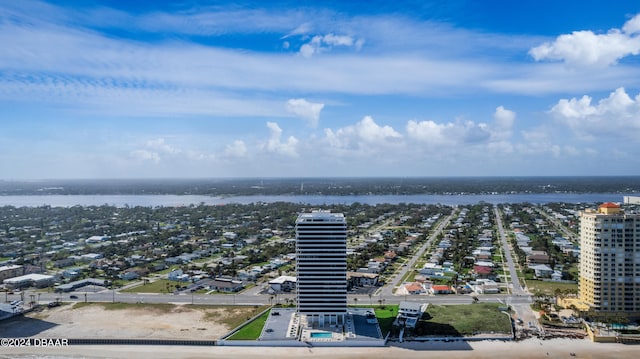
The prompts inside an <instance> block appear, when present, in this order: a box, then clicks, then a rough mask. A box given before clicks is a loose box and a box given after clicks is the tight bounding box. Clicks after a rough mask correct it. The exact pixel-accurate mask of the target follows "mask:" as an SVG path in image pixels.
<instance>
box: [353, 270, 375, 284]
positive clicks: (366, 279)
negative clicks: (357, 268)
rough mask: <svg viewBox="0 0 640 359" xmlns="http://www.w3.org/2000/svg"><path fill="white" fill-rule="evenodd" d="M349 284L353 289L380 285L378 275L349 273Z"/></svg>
mask: <svg viewBox="0 0 640 359" xmlns="http://www.w3.org/2000/svg"><path fill="white" fill-rule="evenodd" d="M347 283H348V285H350V286H352V287H373V286H375V285H377V284H378V274H376V273H363V272H347Z"/></svg>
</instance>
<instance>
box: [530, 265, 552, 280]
mask: <svg viewBox="0 0 640 359" xmlns="http://www.w3.org/2000/svg"><path fill="white" fill-rule="evenodd" d="M529 268H531V269H533V270H534V271H535V272H536V277H538V278H551V274H553V269H552V268H551V267H549V266H548V265H546V264H536V265H530V266H529Z"/></svg>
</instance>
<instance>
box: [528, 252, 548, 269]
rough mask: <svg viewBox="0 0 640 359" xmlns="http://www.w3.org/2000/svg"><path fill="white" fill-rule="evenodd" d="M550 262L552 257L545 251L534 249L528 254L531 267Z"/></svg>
mask: <svg viewBox="0 0 640 359" xmlns="http://www.w3.org/2000/svg"><path fill="white" fill-rule="evenodd" d="M549 263H550V258H549V255H548V254H547V252H545V251H532V252H531V254H530V255H528V256H527V264H528V265H529V267H531V265H536V264H549Z"/></svg>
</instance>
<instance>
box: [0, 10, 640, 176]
mask: <svg viewBox="0 0 640 359" xmlns="http://www.w3.org/2000/svg"><path fill="white" fill-rule="evenodd" d="M0 44H2V50H0V108H1V111H0V179H7V180H10V179H40V178H147V177H148V178H167V177H168V178H172V177H289V176H496V175H497V176H521V175H562V176H565V175H639V174H640V171H639V169H640V156H638V154H639V152H640V150H639V148H640V4H638V3H636V2H631V1H622V0H620V1H606V2H604V1H584V0H583V1H531V2H517V1H498V0H494V1H491V0H487V1H433V2H430V1H407V2H403V1H395V2H388V1H379V2H367V6H363V5H361V3H358V2H347V4H343V2H327V1H322V2H298V1H289V2H265V1H260V2H250V1H247V2H221V1H184V0H183V1H170V2H161V1H115V0H114V1H79V0H78V1H50V2H46V1H29V0H24V1H3V2H0Z"/></svg>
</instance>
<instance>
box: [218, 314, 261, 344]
mask: <svg viewBox="0 0 640 359" xmlns="http://www.w3.org/2000/svg"><path fill="white" fill-rule="evenodd" d="M270 313H271V311H270V310H269V311H266V312H265V313H264V314H262V315H261V316H259V317H258V318H256V320H254V321H252V322H251V323H249V324H247V325H245V326H244V327H242V328H241V329H240V330H238V331H237V332H236V333H235V334H233V335H232V336H230V337H229V338H227V339H229V340H257V339H258V338H259V337H260V333H262V328H264V324H265V323H266V322H267V318H269V314H270ZM240 324H242V323H239V324H238V325H240ZM238 325H236V327H237V326H238Z"/></svg>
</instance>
